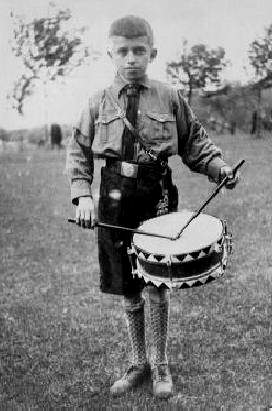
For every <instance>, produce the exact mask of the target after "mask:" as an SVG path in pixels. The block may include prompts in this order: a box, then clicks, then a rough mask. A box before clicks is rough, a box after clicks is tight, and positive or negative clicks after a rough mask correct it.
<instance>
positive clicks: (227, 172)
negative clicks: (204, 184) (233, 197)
mask: <svg viewBox="0 0 272 411" xmlns="http://www.w3.org/2000/svg"><path fill="white" fill-rule="evenodd" d="M225 177H228V180H227V182H226V184H225V187H226V188H228V189H230V190H231V189H233V188H234V187H235V186H236V184H237V183H238V181H239V177H240V175H239V171H237V172H236V173H235V174H233V170H232V168H231V167H230V166H224V167H222V168H221V170H220V181H223V180H224V178H225Z"/></svg>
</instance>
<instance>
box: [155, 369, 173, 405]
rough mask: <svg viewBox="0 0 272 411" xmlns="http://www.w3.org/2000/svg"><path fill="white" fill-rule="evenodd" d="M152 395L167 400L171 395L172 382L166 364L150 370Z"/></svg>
mask: <svg viewBox="0 0 272 411" xmlns="http://www.w3.org/2000/svg"><path fill="white" fill-rule="evenodd" d="M152 379H153V394H154V396H155V397H157V398H169V397H171V396H172V395H173V382H172V377H171V373H170V370H169V367H168V365H167V364H158V365H155V366H154V369H153V370H152Z"/></svg>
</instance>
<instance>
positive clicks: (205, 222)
mask: <svg viewBox="0 0 272 411" xmlns="http://www.w3.org/2000/svg"><path fill="white" fill-rule="evenodd" d="M192 215H193V212H192V211H189V210H182V211H178V212H175V213H170V214H166V215H162V216H159V217H155V218H151V219H149V220H146V221H145V222H144V223H143V225H141V226H140V227H139V230H144V231H149V232H153V233H156V234H161V235H166V236H170V237H175V236H176V235H177V234H178V232H179V231H180V230H181V229H182V227H183V226H184V225H185V224H186V222H187V221H188V220H189V218H190V217H191V216H192ZM222 235H223V224H222V222H221V220H219V219H218V218H216V217H213V216H210V215H207V214H200V215H199V216H198V217H197V218H196V219H195V220H193V221H192V222H191V223H190V225H189V226H188V227H187V228H186V229H185V230H184V232H183V233H182V234H181V237H180V238H179V239H178V240H168V239H167V238H158V237H149V236H146V235H141V234H134V235H133V241H132V242H133V244H134V246H135V247H136V248H138V249H140V250H142V251H146V252H147V253H150V254H160V255H180V254H187V253H190V252H194V251H197V250H202V249H203V248H206V247H208V246H210V245H212V244H213V243H215V242H217V241H219V240H220V239H221V238H222Z"/></svg>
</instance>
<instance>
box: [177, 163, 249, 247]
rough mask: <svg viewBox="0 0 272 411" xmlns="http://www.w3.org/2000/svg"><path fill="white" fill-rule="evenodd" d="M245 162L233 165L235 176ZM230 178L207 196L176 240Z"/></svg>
mask: <svg viewBox="0 0 272 411" xmlns="http://www.w3.org/2000/svg"><path fill="white" fill-rule="evenodd" d="M244 163H245V160H241V161H239V163H237V164H236V166H234V167H233V169H232V171H233V175H234V176H235V174H236V173H237V171H238V169H239V168H240V167H242V165H243V164H244ZM228 180H229V177H228V176H226V177H225V178H224V179H223V180H222V182H221V183H220V184H219V185H218V186H217V187H216V189H215V190H214V191H213V192H212V194H211V195H210V196H209V197H208V198H207V200H206V201H205V202H204V203H203V204H202V205H201V207H200V208H199V209H198V210H197V211H195V212H194V214H193V215H192V216H191V217H190V218H189V220H188V221H187V223H186V224H185V225H184V226H183V227H182V229H181V230H180V231H179V232H178V234H177V235H176V237H175V238H174V240H178V239H179V238H180V236H181V234H182V233H183V231H184V230H185V229H186V228H187V227H188V226H189V225H190V224H191V222H192V221H193V220H194V219H195V218H197V217H198V216H199V214H201V212H202V211H203V210H204V208H205V207H206V206H207V205H208V204H209V203H210V202H211V200H212V199H213V198H214V197H215V196H217V194H218V193H219V191H220V190H221V189H222V188H223V187H224V185H225V184H226V182H227V181H228Z"/></svg>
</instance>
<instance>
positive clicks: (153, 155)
mask: <svg viewBox="0 0 272 411" xmlns="http://www.w3.org/2000/svg"><path fill="white" fill-rule="evenodd" d="M107 94H108V96H109V98H110V100H111V102H112V104H113V105H114V107H115V109H116V110H117V112H118V114H119V116H120V118H121V119H122V120H123V122H124V123H125V126H126V127H127V128H128V129H129V131H130V132H131V133H132V134H133V136H134V137H135V139H136V140H137V141H138V142H139V143H140V144H141V145H142V146H143V148H144V150H145V152H146V153H147V154H148V155H149V156H150V158H151V159H152V160H155V161H157V160H158V155H157V153H156V152H155V151H154V150H152V149H151V148H150V146H147V144H146V142H145V141H144V140H143V139H142V137H141V136H140V134H139V133H138V131H137V130H136V128H135V127H134V126H133V125H132V124H131V122H130V121H129V120H128V119H127V117H126V113H125V111H124V110H123V109H122V108H121V107H120V106H119V104H118V103H117V101H116V100H115V98H114V96H113V94H112V92H111V90H110V89H107Z"/></svg>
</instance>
